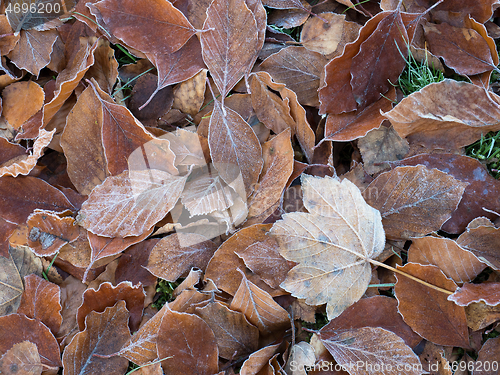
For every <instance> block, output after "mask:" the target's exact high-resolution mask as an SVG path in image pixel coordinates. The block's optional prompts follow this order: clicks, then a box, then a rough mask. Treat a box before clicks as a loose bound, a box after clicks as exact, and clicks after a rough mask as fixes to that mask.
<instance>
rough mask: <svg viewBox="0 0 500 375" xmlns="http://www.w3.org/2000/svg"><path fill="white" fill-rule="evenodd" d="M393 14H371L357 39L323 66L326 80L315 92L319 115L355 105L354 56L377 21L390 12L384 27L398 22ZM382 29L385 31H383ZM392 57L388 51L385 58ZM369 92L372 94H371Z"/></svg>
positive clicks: (348, 109) (351, 109) (338, 112)
mask: <svg viewBox="0 0 500 375" xmlns="http://www.w3.org/2000/svg"><path fill="white" fill-rule="evenodd" d="M396 13H397V12H381V13H378V14H377V15H375V16H374V17H372V18H371V19H370V20H368V22H367V23H366V24H365V25H364V26H363V27H362V28H361V30H360V31H359V36H358V38H357V39H356V40H355V41H354V42H352V43H349V44H346V46H345V48H344V51H343V53H342V55H340V56H338V57H336V58H334V59H332V60H330V62H329V63H328V64H327V65H326V66H325V81H324V84H323V85H322V86H321V87H320V89H319V91H318V95H319V101H320V107H319V111H320V114H325V113H334V114H340V113H344V112H350V111H354V110H356V109H357V108H358V103H357V102H356V100H355V98H354V94H353V87H352V86H351V69H352V66H353V58H354V57H355V56H357V55H358V53H359V51H360V48H361V45H362V43H363V42H365V41H366V40H367V39H368V38H369V37H370V35H372V34H373V33H374V32H375V30H376V29H377V27H378V25H379V23H380V22H382V21H383V20H384V19H385V18H386V17H389V15H390V14H392V16H390V18H389V19H388V20H389V22H387V21H386V22H385V24H387V25H385V27H386V28H387V27H389V28H390V26H391V23H394V22H396V23H399V19H400V18H399V19H398V17H397V14H396ZM389 31H390V30H389ZM385 32H387V31H386V30H385ZM379 37H380V36H379ZM376 38H377V36H374V37H373V39H376ZM398 39H399V36H398ZM389 44H392V46H390V47H389V48H391V49H392V48H393V47H395V45H394V43H392V42H391V43H389ZM375 45H376V46H377V47H378V42H375ZM402 51H406V49H404V48H403V49H402ZM369 52H370V51H369V50H368V51H367V52H365V53H369ZM391 56H392V55H391V54H388V56H386V58H391ZM401 60H403V59H401ZM368 61H371V60H368ZM403 63H404V61H403ZM402 67H404V65H402ZM358 69H360V68H358ZM401 70H402V68H401ZM368 72H372V71H371V69H369V70H368ZM384 72H385V74H381V75H380V77H382V76H385V75H386V74H387V68H386V69H384ZM365 74H366V73H365ZM391 74H394V71H391ZM398 75H399V73H398ZM396 78H397V76H396ZM379 79H380V78H379ZM385 79H386V80H387V77H386V78H385ZM359 89H362V86H359V88H358V90H359ZM386 91H387V90H386ZM372 94H373V93H371V94H370V95H372ZM378 94H380V93H377V95H378ZM376 99H377V100H378V99H379V97H377V98H376Z"/></svg>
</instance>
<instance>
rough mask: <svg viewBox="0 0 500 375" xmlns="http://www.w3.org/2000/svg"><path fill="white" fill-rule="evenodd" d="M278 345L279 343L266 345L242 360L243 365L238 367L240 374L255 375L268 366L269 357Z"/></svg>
mask: <svg viewBox="0 0 500 375" xmlns="http://www.w3.org/2000/svg"><path fill="white" fill-rule="evenodd" d="M278 346H279V344H275V345H268V346H265V347H263V348H262V349H259V350H257V351H256V352H254V353H252V354H250V356H249V357H248V359H247V360H246V361H245V362H243V366H241V369H240V374H241V375H257V374H260V371H261V370H263V369H265V368H269V366H270V363H269V362H270V359H271V357H272V356H273V354H274V353H275V352H276V349H278ZM264 374H267V372H265V373H264Z"/></svg>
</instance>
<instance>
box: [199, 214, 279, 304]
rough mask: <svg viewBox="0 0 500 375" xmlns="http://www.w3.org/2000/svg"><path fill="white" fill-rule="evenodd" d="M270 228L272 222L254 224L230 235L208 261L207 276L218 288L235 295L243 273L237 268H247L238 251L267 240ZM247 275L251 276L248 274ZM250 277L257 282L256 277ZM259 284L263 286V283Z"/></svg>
mask: <svg viewBox="0 0 500 375" xmlns="http://www.w3.org/2000/svg"><path fill="white" fill-rule="evenodd" d="M269 229H271V225H270V224H257V225H252V226H250V227H247V228H243V229H241V230H239V231H238V232H236V233H235V234H234V235H232V236H231V237H229V238H228V239H227V240H226V241H224V243H223V244H222V245H221V246H220V247H219V248H218V249H217V251H216V252H215V254H214V256H213V257H212V259H210V261H209V262H208V265H207V268H206V270H205V278H206V279H211V280H212V281H213V282H214V283H215V285H217V288H219V289H222V290H223V291H225V292H227V293H229V294H231V295H234V294H235V293H236V291H237V290H238V287H239V285H240V283H241V274H240V273H239V272H238V271H237V269H238V268H239V269H241V270H244V269H245V263H243V260H241V259H240V258H239V257H238V255H236V252H239V251H243V250H244V249H246V248H247V247H248V246H250V245H252V244H254V243H256V242H260V241H264V240H266V239H267V233H268V231H269ZM246 275H247V277H249V275H248V274H246ZM249 278H250V280H252V281H254V282H255V279H254V278H251V277H249ZM258 285H259V287H261V288H262V285H260V284H258Z"/></svg>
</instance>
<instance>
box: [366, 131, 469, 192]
mask: <svg viewBox="0 0 500 375" xmlns="http://www.w3.org/2000/svg"><path fill="white" fill-rule="evenodd" d="M358 148H359V151H360V152H361V155H362V157H363V168H364V169H365V171H366V172H367V173H369V174H375V173H378V172H381V171H383V170H384V169H387V168H388V167H389V163H385V162H387V161H394V160H400V159H402V158H403V157H404V156H405V155H406V154H407V153H408V151H409V149H410V147H409V146H408V142H407V141H406V140H404V139H402V138H401V137H400V136H399V135H398V133H397V132H396V131H395V130H394V128H393V127H392V126H391V127H386V126H381V127H380V128H379V129H373V130H371V131H370V132H369V133H368V134H367V135H366V136H365V137H363V138H361V139H360V140H358ZM464 194H465V193H464Z"/></svg>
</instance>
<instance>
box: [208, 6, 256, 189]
mask: <svg viewBox="0 0 500 375" xmlns="http://www.w3.org/2000/svg"><path fill="white" fill-rule="evenodd" d="M212 4H213V3H212ZM208 145H209V146H210V156H211V158H212V162H213V164H214V167H215V168H216V169H217V171H218V172H219V175H220V177H222V179H223V180H224V181H225V182H226V183H227V184H228V185H229V186H231V187H232V188H233V189H234V190H235V191H236V192H237V193H238V194H239V195H240V196H241V197H244V198H246V197H247V196H249V195H250V194H251V193H252V191H253V190H254V186H255V184H256V183H257V181H258V179H259V174H260V172H261V170H262V165H263V163H264V162H263V160H262V148H261V146H260V143H259V140H258V139H257V136H256V135H255V133H254V131H253V129H252V127H251V126H250V125H249V124H248V123H247V122H246V121H245V120H243V118H242V117H241V116H240V115H239V114H238V113H237V112H235V111H233V110H232V109H230V108H228V107H223V106H222V105H221V104H220V103H219V102H218V101H217V100H216V101H215V107H214V110H213V111H212V116H211V117H210V125H209V129H208ZM243 189H244V190H243Z"/></svg>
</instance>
